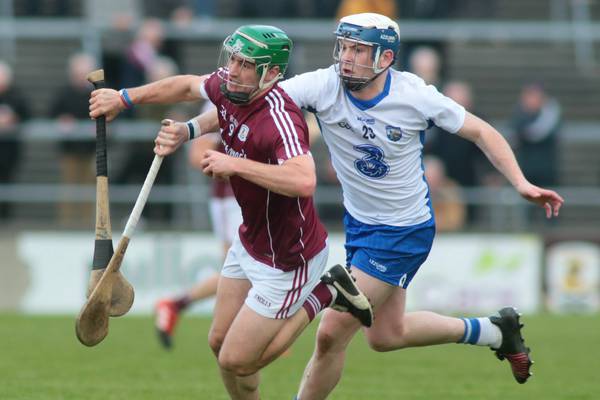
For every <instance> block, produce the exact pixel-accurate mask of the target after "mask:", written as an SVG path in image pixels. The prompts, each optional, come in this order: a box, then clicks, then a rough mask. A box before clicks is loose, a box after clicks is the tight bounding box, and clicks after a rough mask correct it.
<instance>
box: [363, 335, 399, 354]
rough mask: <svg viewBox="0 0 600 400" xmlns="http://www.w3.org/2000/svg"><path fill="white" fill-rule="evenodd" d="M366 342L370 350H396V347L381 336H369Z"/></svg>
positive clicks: (382, 351)
mask: <svg viewBox="0 0 600 400" xmlns="http://www.w3.org/2000/svg"><path fill="white" fill-rule="evenodd" d="M367 343H368V344H369V347H370V348H371V350H374V351H377V352H380V353H384V352H386V351H392V350H396V349H397V347H392V344H391V343H390V342H389V340H387V339H385V338H384V339H382V338H369V339H367Z"/></svg>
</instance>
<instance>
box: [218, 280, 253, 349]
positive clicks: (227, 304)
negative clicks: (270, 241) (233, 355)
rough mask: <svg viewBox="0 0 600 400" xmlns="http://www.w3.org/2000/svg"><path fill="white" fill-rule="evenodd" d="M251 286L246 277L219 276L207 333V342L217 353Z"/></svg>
mask: <svg viewBox="0 0 600 400" xmlns="http://www.w3.org/2000/svg"><path fill="white" fill-rule="evenodd" d="M250 288H251V284H250V281H249V280H247V279H237V278H228V277H224V276H221V277H220V279H219V285H218V287H217V299H216V303H215V309H214V316H213V321H212V325H211V328H210V333H209V344H210V347H211V348H212V349H213V351H214V352H215V354H218V353H219V351H220V349H221V347H222V344H223V341H224V340H225V337H226V335H227V332H228V331H229V328H230V326H231V324H232V323H233V321H234V319H235V318H236V316H237V314H238V313H239V312H240V309H241V308H242V306H243V304H244V301H245V300H246V297H247V295H248V292H249V290H250Z"/></svg>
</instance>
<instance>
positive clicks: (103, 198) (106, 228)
mask: <svg viewBox="0 0 600 400" xmlns="http://www.w3.org/2000/svg"><path fill="white" fill-rule="evenodd" d="M87 80H88V81H89V82H91V83H92V85H94V88H95V89H102V88H105V87H106V82H105V80H104V70H102V69H99V70H96V71H93V72H91V73H89V74H88V76H87ZM109 204H110V203H109V196H108V161H107V150H106V117H105V116H104V115H102V116H100V117H98V118H96V240H95V241H94V259H93V262H92V269H103V268H106V266H107V265H108V262H109V261H110V258H111V257H112V255H113V252H114V251H113V243H112V232H111V226H110V206H109Z"/></svg>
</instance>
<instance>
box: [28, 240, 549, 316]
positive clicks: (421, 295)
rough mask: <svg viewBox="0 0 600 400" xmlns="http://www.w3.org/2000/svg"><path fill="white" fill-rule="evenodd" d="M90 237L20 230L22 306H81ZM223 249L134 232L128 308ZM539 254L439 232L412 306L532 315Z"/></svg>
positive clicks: (185, 278)
mask: <svg viewBox="0 0 600 400" xmlns="http://www.w3.org/2000/svg"><path fill="white" fill-rule="evenodd" d="M114 236H115V237H119V234H116V233H115V235H114ZM93 242H94V239H93V235H89V234H82V233H36V232H31V233H23V234H22V235H20V236H19V238H18V241H17V243H18V249H17V250H18V255H19V258H20V260H21V261H22V264H23V265H24V266H25V267H24V268H26V270H27V271H26V273H27V275H28V282H29V284H28V286H27V288H26V290H25V293H24V295H23V296H22V301H21V302H20V310H21V311H25V312H30V313H76V312H77V311H79V308H80V307H81V305H82V304H83V302H84V296H85V291H86V287H87V281H88V274H89V268H90V264H91V260H92V252H93ZM343 243H344V237H343V235H340V234H333V235H331V236H330V238H329V244H330V247H331V252H330V259H329V265H333V264H336V263H341V264H344V263H345V253H344V248H343ZM115 246H116V244H115ZM220 248H221V247H220V244H219V242H218V241H217V240H216V239H215V238H214V237H213V236H212V235H210V234H192V233H189V234H188V233H171V232H169V233H144V232H141V233H139V234H138V235H136V236H135V237H134V238H133V239H132V241H131V244H130V245H129V249H128V250H127V254H126V256H125V261H124V263H123V266H122V272H123V274H124V275H125V277H126V278H127V279H128V280H129V281H130V282H131V283H132V285H133V286H134V287H135V291H136V297H135V303H134V305H133V307H132V310H131V312H132V313H149V312H151V311H152V308H153V306H154V304H155V302H156V301H157V299H159V298H161V297H164V296H167V295H174V294H178V293H181V292H182V291H183V290H185V289H186V288H189V287H190V286H191V285H193V283H194V282H196V281H197V280H198V279H202V277H205V276H208V275H210V274H211V273H213V272H214V271H217V270H218V268H219V267H220V264H221V260H220V258H221V255H220ZM541 257H542V245H541V243H540V241H539V240H538V239H536V238H535V237H533V236H521V235H446V236H439V237H438V238H436V240H435V243H434V246H433V250H432V252H431V254H430V256H429V259H428V260H427V262H426V263H425V264H424V265H423V266H422V267H421V269H420V271H419V273H418V274H417V275H416V277H415V278H414V279H413V281H412V283H411V285H410V286H409V290H408V300H407V307H408V309H409V310H410V309H413V310H417V309H419V310H421V309H423V310H434V311H441V312H453V313H469V314H478V313H489V312H493V311H495V310H497V309H498V308H499V307H502V306H504V305H515V306H516V307H517V308H519V309H520V310H521V311H523V312H535V311H537V310H538V309H539V306H540V285H541V277H540V270H541V268H540V266H541ZM211 310H212V302H211V301H208V302H203V303H201V304H199V305H197V306H195V307H194V309H193V310H192V311H199V312H210V311H211Z"/></svg>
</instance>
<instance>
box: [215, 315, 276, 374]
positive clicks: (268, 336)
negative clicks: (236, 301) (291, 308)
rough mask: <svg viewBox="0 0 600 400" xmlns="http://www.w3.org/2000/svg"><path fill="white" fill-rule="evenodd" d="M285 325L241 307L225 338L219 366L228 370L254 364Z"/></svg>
mask: <svg viewBox="0 0 600 400" xmlns="http://www.w3.org/2000/svg"><path fill="white" fill-rule="evenodd" d="M285 323H286V320H285V319H274V318H268V317H265V316H262V315H260V314H258V313H257V312H256V311H254V310H252V309H251V308H250V307H248V306H247V305H243V306H242V308H241V309H240V311H239V312H238V313H237V315H236V317H235V319H234V321H233V323H232V324H231V326H230V327H229V330H228V332H227V335H226V336H225V341H224V342H223V346H222V347H221V352H220V353H219V364H221V365H222V366H225V367H230V368H236V367H240V366H247V365H252V364H256V363H257V362H258V361H259V360H260V358H261V356H262V354H263V353H264V351H265V349H266V348H267V346H268V345H269V343H271V341H272V340H273V338H274V337H275V336H276V335H277V333H278V332H279V331H280V330H281V328H282V327H283V325H284V324H285Z"/></svg>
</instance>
